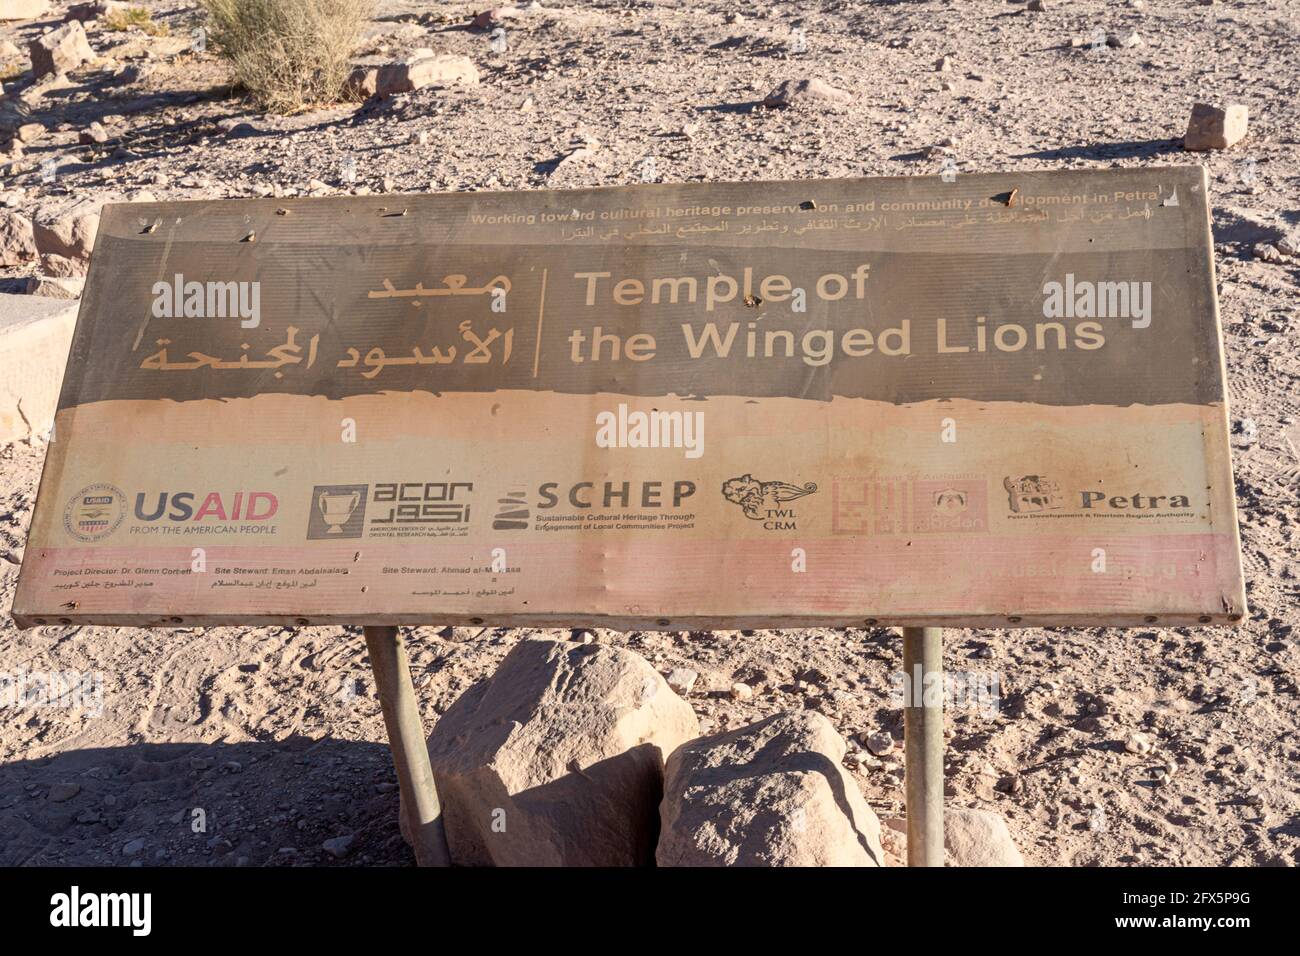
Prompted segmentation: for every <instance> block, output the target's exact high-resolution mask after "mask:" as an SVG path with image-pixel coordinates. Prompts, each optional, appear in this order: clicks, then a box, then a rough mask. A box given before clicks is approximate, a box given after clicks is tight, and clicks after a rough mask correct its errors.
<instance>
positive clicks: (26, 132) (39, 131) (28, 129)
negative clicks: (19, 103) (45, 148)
mask: <svg viewBox="0 0 1300 956" xmlns="http://www.w3.org/2000/svg"><path fill="white" fill-rule="evenodd" d="M44 135H45V125H44V124H43V123H24V124H23V125H22V126H20V127H18V130H17V132H15V133H14V137H15V138H16V139H17V140H18V141H19V142H20V143H24V144H26V145H28V146H30V145H31V144H32V143H34V142H36V141H37V140H38V139H40V138H41V137H42V136H44Z"/></svg>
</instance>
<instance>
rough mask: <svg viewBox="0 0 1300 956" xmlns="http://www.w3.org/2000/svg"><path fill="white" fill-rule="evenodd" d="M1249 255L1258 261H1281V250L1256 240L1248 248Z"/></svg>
mask: <svg viewBox="0 0 1300 956" xmlns="http://www.w3.org/2000/svg"><path fill="white" fill-rule="evenodd" d="M1250 255H1251V258H1253V259H1258V260H1259V261H1260V262H1281V261H1282V250H1281V249H1279V248H1278V247H1277V246H1274V245H1270V244H1269V243H1267V242H1258V243H1256V244H1255V245H1253V246H1251V248H1250Z"/></svg>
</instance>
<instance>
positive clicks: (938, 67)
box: [934, 56, 952, 73]
mask: <svg viewBox="0 0 1300 956" xmlns="http://www.w3.org/2000/svg"><path fill="white" fill-rule="evenodd" d="M934 71H935V72H936V73H951V72H952V57H950V56H943V57H940V58H939V60H938V62H936V63H935V64H934Z"/></svg>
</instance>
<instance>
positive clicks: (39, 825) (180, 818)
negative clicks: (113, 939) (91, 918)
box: [0, 737, 415, 866]
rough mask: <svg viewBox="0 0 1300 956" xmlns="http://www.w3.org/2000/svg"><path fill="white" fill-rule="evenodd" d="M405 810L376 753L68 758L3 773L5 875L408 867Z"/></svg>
mask: <svg viewBox="0 0 1300 956" xmlns="http://www.w3.org/2000/svg"><path fill="white" fill-rule="evenodd" d="M397 807H398V796H397V782H396V777H395V775H394V772H393V764H392V758H391V756H390V755H389V751H388V748H387V747H385V746H384V745H383V744H378V743H368V742H364V741H351V740H337V739H332V738H324V739H320V740H312V739H309V738H306V737H291V738H289V739H287V740H282V741H274V742H267V743H262V742H248V743H237V744H227V743H215V744H205V743H192V744H185V743H176V744H134V745H130V746H125V747H107V748H96V749H87V750H72V751H68V752H65V753H60V754H55V755H52V756H49V757H42V758H37V759H34V760H17V761H13V762H10V763H6V764H4V765H0V834H2V835H3V839H0V866H22V865H31V866H60V865H79V866H80V865H85V866H94V865H100V866H129V865H133V864H139V865H143V866H301V865H312V866H321V865H354V866H355V865H377V866H413V865H414V863H415V860H414V856H413V855H412V853H411V851H410V849H409V848H408V847H407V846H406V844H405V842H403V840H402V837H401V834H400V833H399V832H398V827H397ZM347 835H352V836H353V842H352V846H351V847H350V849H349V850H348V852H347V854H346V855H345V856H344V857H343V858H341V859H338V858H336V857H335V856H333V855H332V854H331V853H329V852H327V851H326V850H324V849H323V847H322V844H323V843H324V841H326V840H331V839H334V838H337V837H341V836H347Z"/></svg>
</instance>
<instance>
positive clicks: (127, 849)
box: [122, 837, 144, 856]
mask: <svg viewBox="0 0 1300 956" xmlns="http://www.w3.org/2000/svg"><path fill="white" fill-rule="evenodd" d="M143 849H144V837H136V838H135V839H134V840H131V841H130V842H128V843H127V844H126V845H125V846H123V847H122V855H123V856H137V855H139V853H140V851H142V850H143Z"/></svg>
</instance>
